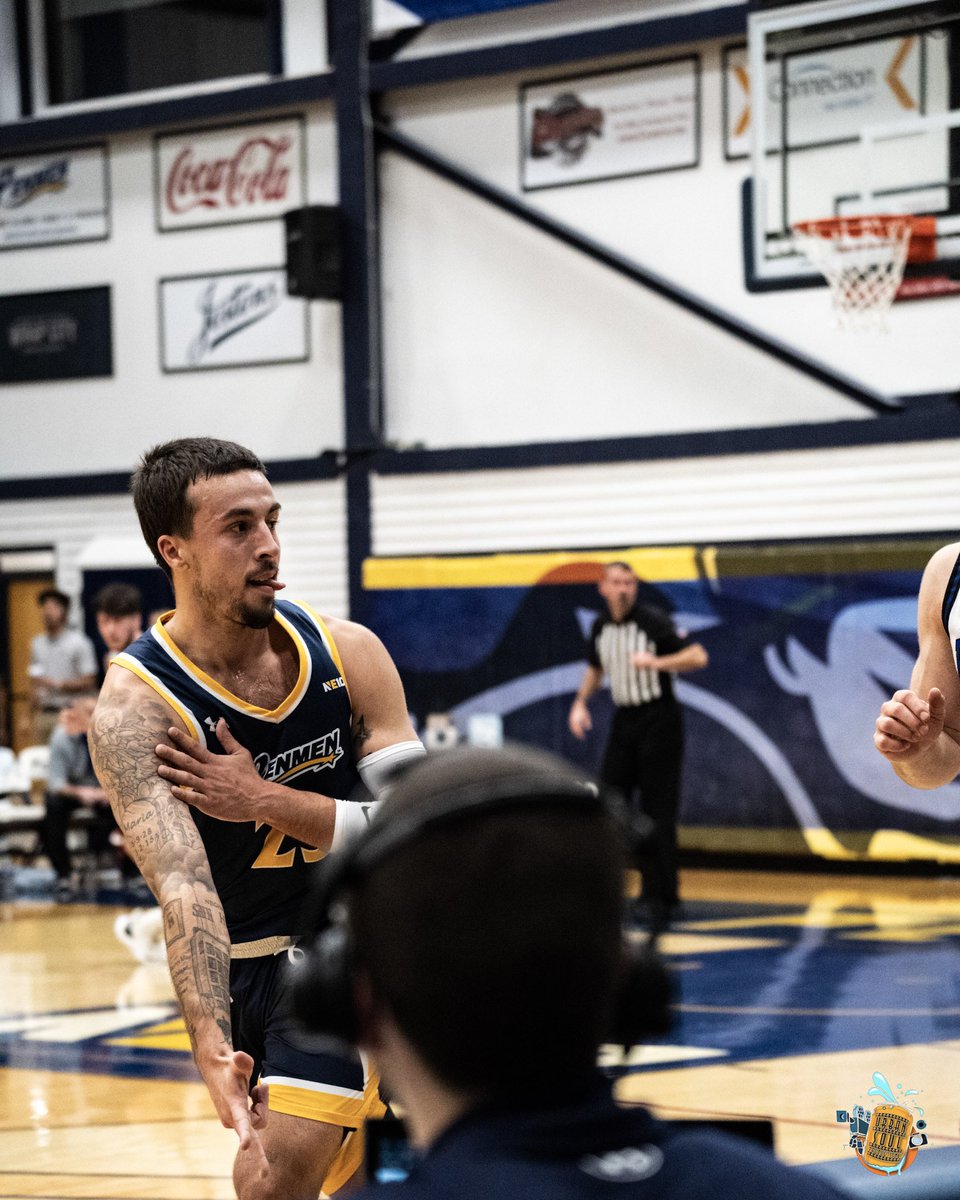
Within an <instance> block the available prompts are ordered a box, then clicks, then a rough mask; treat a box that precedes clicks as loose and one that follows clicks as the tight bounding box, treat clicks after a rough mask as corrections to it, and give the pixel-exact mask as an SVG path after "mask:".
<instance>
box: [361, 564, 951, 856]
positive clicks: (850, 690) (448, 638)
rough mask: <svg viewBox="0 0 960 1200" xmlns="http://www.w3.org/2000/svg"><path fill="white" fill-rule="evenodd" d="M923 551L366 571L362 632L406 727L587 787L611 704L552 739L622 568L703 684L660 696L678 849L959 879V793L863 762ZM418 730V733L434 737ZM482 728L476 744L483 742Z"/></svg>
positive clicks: (902, 680) (901, 667) (681, 680)
mask: <svg viewBox="0 0 960 1200" xmlns="http://www.w3.org/2000/svg"><path fill="white" fill-rule="evenodd" d="M934 548H935V547H934V546H933V545H931V544H928V543H926V542H906V543H837V544H831V545H825V544H810V545H799V546H798V545H796V544H791V545H786V546H773V547H762V548H756V549H749V550H746V549H739V548H724V547H676V548H670V549H663V550H656V549H643V548H640V549H635V550H628V551H616V552H611V553H609V554H604V555H601V554H599V553H598V554H597V555H596V556H591V555H589V554H580V555H577V554H552V555H550V554H539V555H534V554H531V555H497V556H491V557H489V558H484V557H479V558H475V559H432V560H426V559H408V560H402V561H396V560H393V561H391V560H383V561H377V560H373V561H371V562H370V563H368V564H367V571H366V584H367V589H368V591H367V597H368V601H369V604H370V610H369V620H370V622H371V624H372V625H373V627H374V628H375V630H376V631H377V633H378V634H379V635H380V636H381V637H382V638H383V640H384V642H385V643H386V645H387V648H388V649H389V650H390V652H391V653H392V655H393V657H394V659H395V661H396V662H397V665H398V667H399V669H400V672H401V675H402V677H403V682H404V686H405V688H406V694H407V703H408V707H409V709H410V711H411V712H412V713H413V715H414V717H415V719H416V721H417V724H418V727H419V728H420V729H421V730H422V731H424V730H429V729H431V727H436V724H437V721H438V720H439V718H441V717H442V718H444V719H448V720H449V722H450V724H451V725H452V726H453V728H454V729H455V731H456V733H457V734H458V735H459V737H460V738H461V739H463V738H467V737H469V735H470V728H471V721H472V720H475V719H476V718H477V717H478V716H480V717H486V718H495V719H497V721H498V722H502V728H503V734H504V736H505V737H506V738H507V739H511V740H515V741H520V742H526V743H530V744H533V745H538V746H542V747H544V748H546V749H550V750H553V751H555V752H558V753H560V754H562V755H564V756H565V757H567V758H569V759H571V760H573V761H575V762H578V763H581V764H582V765H584V766H585V767H587V768H589V769H591V770H595V769H597V768H598V767H599V763H600V760H601V755H602V752H603V749H604V745H605V742H606V736H607V730H608V727H609V721H610V716H611V713H612V705H611V702H610V698H609V692H607V691H606V690H604V691H603V692H601V693H600V694H599V695H598V696H597V697H596V698H595V699H594V701H593V703H592V715H593V730H592V731H591V733H590V735H589V736H588V738H587V739H586V740H585V741H583V742H580V741H578V740H577V739H576V738H574V736H573V735H572V733H571V732H570V731H569V729H568V728H567V713H568V711H569V708H570V703H571V701H572V699H573V696H574V694H575V692H576V690H577V687H578V685H579V683H580V681H581V679H582V678H583V672H584V668H585V665H586V663H585V637H586V633H587V631H588V630H589V629H590V627H591V624H592V622H593V620H594V618H595V616H596V614H597V613H598V612H599V611H600V610H601V608H602V606H603V601H602V600H601V598H600V596H599V595H598V594H597V590H596V579H597V578H598V577H599V572H600V564H601V563H602V562H603V561H609V560H610V559H625V560H626V561H628V562H630V563H631V564H632V565H633V567H634V569H635V570H636V572H637V574H638V575H639V576H640V577H641V580H642V584H641V593H640V599H641V600H642V601H644V602H646V603H652V604H658V605H661V606H663V607H664V608H666V609H669V610H670V611H672V613H673V616H674V619H675V621H676V623H677V625H678V626H680V627H682V628H684V629H686V631H687V632H688V633H689V634H690V635H691V636H693V637H695V638H696V639H697V640H698V641H700V642H701V643H702V644H703V645H704V646H705V647H706V648H707V650H708V652H709V656H710V665H709V666H708V667H707V668H706V669H705V670H702V671H697V672H695V673H692V674H689V675H681V676H678V677H677V680H676V691H677V696H678V698H679V700H680V702H681V704H682V705H683V708H684V714H685V722H686V730H687V740H686V755H685V775H684V783H683V799H682V810H681V845H683V846H685V847H687V848H690V849H707V850H710V849H728V850H731V851H738V852H760V853H772V854H781V853H797V854H811V855H817V856H821V857H824V858H828V859H835V860H854V861H855V860H868V859H889V860H905V859H910V858H918V859H931V860H939V861H960V837H958V832H957V820H958V817H960V781H958V782H956V783H951V784H948V785H946V786H945V787H942V788H938V789H936V790H935V791H917V790H915V789H913V788H910V787H908V786H907V785H906V784H904V783H902V782H901V781H900V780H899V779H898V778H897V777H896V775H895V774H894V773H893V771H892V770H891V768H890V766H889V764H888V763H887V762H886V760H885V759H883V758H882V757H881V756H880V754H878V753H877V751H876V750H875V748H874V746H873V726H874V721H875V719H876V717H877V714H878V712H879V708H880V705H881V703H882V702H883V701H884V700H885V699H887V698H888V697H889V696H890V695H892V694H893V692H894V691H895V690H896V689H897V688H900V687H905V686H907V685H908V684H909V680H910V673H911V669H912V666H913V663H914V660H915V658H916V654H917V638H916V621H917V600H916V597H917V589H918V586H919V583H920V574H921V570H922V567H923V564H924V562H925V561H926V559H927V558H928V557H929V554H930V553H931V552H932V550H933V549H934ZM431 718H432V719H431ZM481 728H482V727H481Z"/></svg>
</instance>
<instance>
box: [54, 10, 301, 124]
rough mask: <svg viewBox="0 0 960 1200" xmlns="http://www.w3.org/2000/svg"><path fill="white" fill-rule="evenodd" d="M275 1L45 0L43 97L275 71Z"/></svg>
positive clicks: (96, 94) (82, 96)
mask: <svg viewBox="0 0 960 1200" xmlns="http://www.w3.org/2000/svg"><path fill="white" fill-rule="evenodd" d="M279 7H280V6H279V0H45V3H44V17H45V27H46V59H47V62H46V66H47V93H48V102H49V103H50V104H70V103H73V102H75V101H78V100H93V99H98V98H100V97H104V96H120V95H124V94H126V93H129V92H143V91H149V90H151V89H155V88H167V87H177V86H180V85H189V84H193V83H200V82H203V81H207V80H214V79H228V78H234V77H237V76H243V75H278V74H280V71H281V69H282V64H281V61H280V59H281V53H280V14H279Z"/></svg>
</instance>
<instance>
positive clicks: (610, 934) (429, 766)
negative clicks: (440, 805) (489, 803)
mask: <svg viewBox="0 0 960 1200" xmlns="http://www.w3.org/2000/svg"><path fill="white" fill-rule="evenodd" d="M444 757H445V756H442V755H438V756H436V757H435V758H433V759H432V760H428V762H427V763H425V764H424V765H423V767H417V766H415V767H413V768H412V769H411V770H410V771H409V772H408V773H407V774H406V775H404V776H403V777H402V778H401V780H400V781H399V783H397V785H396V786H395V788H394V791H393V792H392V794H391V795H390V797H389V798H388V799H387V800H386V801H385V802H384V809H383V812H382V814H381V815H382V817H383V818H384V819H390V818H392V817H394V816H397V815H399V814H400V813H402V812H403V811H405V810H408V809H413V810H416V811H417V812H420V813H427V814H428V813H429V811H430V807H431V801H434V802H436V801H438V800H441V799H442V798H443V797H444V796H445V795H446V794H447V793H448V792H450V791H451V790H455V789H457V788H458V787H463V785H464V784H465V783H470V784H471V785H476V786H479V787H481V788H482V786H483V784H484V782H486V781H487V779H489V781H490V782H491V783H492V784H494V785H496V784H497V782H498V781H502V780H503V778H504V777H505V776H507V775H509V776H511V777H513V778H516V777H517V776H519V777H520V779H521V780H522V779H523V778H524V777H525V776H524V774H523V773H524V772H526V773H527V774H526V777H529V779H530V781H531V786H535V787H538V788H539V789H540V790H541V791H542V790H543V783H544V778H545V767H544V765H543V761H542V758H541V756H539V755H537V754H535V753H532V752H530V753H528V752H523V753H521V752H519V751H516V750H508V751H504V752H502V753H501V754H498V755H497V756H491V755H490V754H489V752H486V753H484V752H479V751H466V752H456V753H454V754H452V755H451V756H450V763H449V765H448V764H447V763H445V762H443V761H442V759H443V758H444ZM545 757H546V756H543V758H545ZM548 769H549V770H550V771H553V772H556V771H557V769H558V764H557V761H556V760H553V759H551V760H550V767H549V768H548ZM569 778H570V779H578V778H581V777H580V776H578V775H575V773H574V772H572V771H570V773H569ZM513 794H516V795H522V794H523V789H522V783H521V786H519V787H517V788H516V790H515V792H514V793H513ZM623 867H624V851H623V843H622V836H621V834H620V833H619V832H618V830H617V827H616V824H615V822H614V820H613V819H612V818H611V817H610V816H609V815H608V814H607V813H605V812H604V811H602V810H601V809H600V807H599V806H598V808H597V810H596V811H594V810H591V809H586V810H584V809H579V808H578V809H571V810H569V811H567V810H564V809H563V808H562V807H561V806H559V805H557V806H551V807H549V808H544V807H537V808H534V809H527V808H520V809H510V808H505V809H503V810H498V811H495V812H485V813H482V814H478V815H472V816H465V817H464V819H463V820H462V821H461V820H457V821H456V822H453V823H451V824H444V825H443V826H440V827H434V828H432V829H425V830H424V832H423V833H422V835H418V836H417V837H416V838H414V839H412V840H411V841H410V843H409V844H407V845H403V846H401V847H400V848H398V849H397V850H396V851H394V852H393V853H391V855H390V856H389V857H388V858H386V859H385V860H384V861H383V862H382V863H379V864H377V866H376V867H375V868H373V869H371V871H370V873H369V876H368V877H367V878H365V879H363V880H362V881H361V882H360V883H359V884H358V885H357V889H356V891H355V893H354V894H353V898H352V901H351V903H350V906H349V909H350V929H351V934H352V938H353V945H354V950H355V956H356V957H355V961H356V963H357V964H358V965H359V967H360V968H361V969H362V970H363V971H365V972H366V973H367V975H368V976H369V978H370V983H371V987H372V989H373V992H374V994H375V995H376V996H377V997H379V998H380V999H381V1000H383V1001H384V1002H385V1003H386V1004H387V1006H388V1008H389V1009H390V1011H391V1012H392V1014H393V1016H394V1018H395V1020H396V1022H397V1025H398V1026H399V1028H400V1029H401V1031H402V1032H403V1034H404V1035H405V1036H406V1037H407V1039H408V1040H409V1041H410V1043H411V1044H412V1045H413V1046H414V1048H415V1049H416V1051H417V1052H418V1054H419V1055H420V1056H421V1058H422V1059H423V1060H424V1062H425V1063H426V1064H427V1065H428V1066H429V1067H430V1069H431V1070H432V1071H433V1072H434V1074H435V1075H436V1076H437V1077H438V1078H439V1079H441V1080H442V1081H444V1082H445V1083H446V1084H447V1085H448V1086H450V1087H453V1088H455V1089H458V1090H465V1091H468V1092H470V1093H472V1094H474V1095H476V1096H478V1097H485V1098H494V1097H500V1098H508V1099H511V1100H515V1099H517V1098H518V1097H522V1096H529V1095H530V1094H531V1093H533V1092H535V1093H537V1094H539V1095H543V1094H550V1093H554V1094H556V1093H557V1092H558V1091H560V1090H569V1089H571V1088H578V1087H582V1086H583V1085H584V1084H585V1082H586V1081H587V1080H589V1079H590V1078H591V1076H592V1074H593V1072H594V1070H595V1066H596V1055H597V1047H598V1045H599V1044H600V1042H601V1041H602V1040H603V1037H604V1036H605V1034H606V1033H607V1031H608V1029H609V1022H610V1016H611V1012H612V1011H613V1007H614V1003H615V996H616V994H617V985H618V980H619V975H620V969H621V962H622V940H621V938H622V933H621V919H622V895H623V890H622V889H623Z"/></svg>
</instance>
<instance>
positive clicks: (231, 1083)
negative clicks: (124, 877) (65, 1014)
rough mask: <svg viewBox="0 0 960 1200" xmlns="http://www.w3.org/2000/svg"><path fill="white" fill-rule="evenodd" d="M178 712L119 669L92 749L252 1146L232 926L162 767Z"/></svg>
mask: <svg viewBox="0 0 960 1200" xmlns="http://www.w3.org/2000/svg"><path fill="white" fill-rule="evenodd" d="M175 720H176V718H174V715H173V713H172V711H171V709H170V708H169V707H168V706H167V705H166V704H165V703H163V701H161V700H160V698H159V697H158V696H157V695H156V693H154V692H153V691H152V689H150V688H149V687H148V686H147V685H146V684H144V683H143V682H142V681H141V680H139V679H137V678H136V677H135V676H133V675H131V674H130V673H129V672H127V671H124V670H122V669H121V668H118V667H114V668H112V669H111V670H110V672H108V675H107V679H106V681H105V683H104V687H103V690H102V692H101V694H100V699H99V701H98V703H97V707H96V709H95V711H94V714H93V720H92V722H91V727H90V733H89V743H90V753H91V757H92V759H93V765H94V769H95V770H96V773H97V777H98V779H99V780H100V784H101V786H102V787H103V789H104V791H105V792H106V794H107V796H108V797H109V800H110V804H111V806H112V808H113V812H114V815H115V817H116V820H117V824H118V825H119V826H120V829H121V831H122V833H123V836H124V841H125V843H126V846H127V848H128V850H129V852H130V854H131V857H132V858H133V859H134V861H135V862H136V864H137V866H138V867H139V868H140V870H141V872H142V873H143V876H144V878H145V879H146V881H147V883H148V884H149V885H150V888H151V890H152V891H153V894H154V895H155V896H156V898H157V900H158V902H159V903H160V906H161V909H162V912H163V921H164V933H165V938H166V944H167V961H168V964H169V967H170V974H171V977H172V979H173V984H174V987H175V989H176V993H177V999H178V1001H179V1003H180V1008H181V1011H182V1013H183V1019H184V1023H185V1025H186V1028H187V1032H188V1034H189V1036H190V1042H191V1045H192V1047H193V1052H194V1057H195V1059H196V1063H197V1066H198V1068H199V1069H200V1072H201V1074H202V1075H203V1077H204V1080H205V1081H206V1083H207V1087H208V1088H209V1090H210V1094H211V1097H212V1099H213V1101H214V1104H215V1105H216V1108H217V1112H218V1115H219V1116H220V1119H221V1120H222V1121H223V1123H224V1124H225V1125H227V1126H231V1127H233V1128H235V1129H236V1130H237V1133H238V1135H239V1136H240V1139H241V1143H243V1142H244V1141H246V1143H247V1144H249V1142H250V1139H251V1138H252V1137H253V1136H255V1135H254V1134H253V1133H252V1128H251V1119H250V1116H249V1112H248V1107H247V1097H246V1093H247V1084H248V1080H249V1072H250V1069H251V1068H252V1060H249V1058H248V1056H247V1055H243V1054H240V1053H239V1052H237V1051H234V1050H233V1046H232V1039H231V1027H230V983H229V973H230V938H229V935H228V932H227V924H226V920H225V918H224V914H223V908H222V906H221V904H220V898H219V896H218V895H217V891H216V887H215V886H214V882H213V877H212V874H211V871H210V864H209V861H208V859H207V854H206V850H205V849H204V845H203V842H202V840H201V838H200V834H199V833H198V831H197V827H196V825H195V824H194V821H193V817H192V815H191V812H190V809H189V808H188V807H187V806H186V805H184V804H181V803H180V802H179V801H178V800H177V799H176V798H175V797H174V796H173V795H172V794H171V790H170V785H169V784H168V783H166V782H165V781H164V780H163V779H161V778H160V776H159V775H158V773H157V758H156V753H155V751H156V746H157V743H158V742H161V741H168V740H169V739H168V738H167V730H168V729H169V728H170V727H171V724H173V722H174V721H175ZM244 1069H245V1073H244Z"/></svg>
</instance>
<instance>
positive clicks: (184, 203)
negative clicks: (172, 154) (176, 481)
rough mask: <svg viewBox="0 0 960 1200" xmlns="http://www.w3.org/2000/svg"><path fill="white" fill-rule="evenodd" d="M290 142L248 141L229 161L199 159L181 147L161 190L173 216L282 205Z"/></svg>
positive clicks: (279, 139)
mask: <svg viewBox="0 0 960 1200" xmlns="http://www.w3.org/2000/svg"><path fill="white" fill-rule="evenodd" d="M292 144H293V139H292V138H291V137H275V138H270V137H254V138H248V139H247V140H246V141H245V142H242V143H241V144H240V146H239V147H238V148H237V152H236V153H235V154H234V155H233V157H232V158H214V159H203V158H199V157H197V156H196V153H195V150H194V147H192V146H186V147H185V148H184V149H183V150H181V151H180V153H179V154H178V155H177V157H176V158H175V159H174V160H173V165H172V166H171V167H170V172H169V174H168V175H167V182H166V185H165V187H164V189H163V195H164V200H165V202H166V206H167V208H168V209H169V211H170V212H172V213H178V214H179V213H186V212H190V211H191V209H194V208H219V209H224V208H239V207H241V206H243V205H256V204H270V203H277V202H278V201H283V200H286V198H287V186H288V184H289V182H290V167H289V166H287V165H286V164H285V163H284V162H283V159H284V156H285V155H286V154H287V152H288V151H289V149H290V147H291V146H292Z"/></svg>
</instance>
